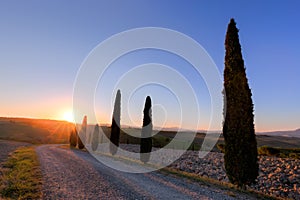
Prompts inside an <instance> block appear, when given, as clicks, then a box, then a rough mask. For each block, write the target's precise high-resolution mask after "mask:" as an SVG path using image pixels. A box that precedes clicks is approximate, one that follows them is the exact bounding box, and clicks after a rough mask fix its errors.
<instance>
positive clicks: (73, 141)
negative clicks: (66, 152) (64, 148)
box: [70, 127, 77, 147]
mask: <svg viewBox="0 0 300 200" xmlns="http://www.w3.org/2000/svg"><path fill="white" fill-rule="evenodd" d="M76 145H77V131H76V127H72V130H71V133H70V147H76Z"/></svg>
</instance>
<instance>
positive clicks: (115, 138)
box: [109, 90, 121, 155]
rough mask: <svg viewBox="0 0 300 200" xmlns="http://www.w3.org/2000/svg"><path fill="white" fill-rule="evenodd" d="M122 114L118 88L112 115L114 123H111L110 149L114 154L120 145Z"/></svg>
mask: <svg viewBox="0 0 300 200" xmlns="http://www.w3.org/2000/svg"><path fill="white" fill-rule="evenodd" d="M120 115H121V92H120V90H118V92H117V95H116V99H115V105H114V111H113V117H112V123H111V133H110V141H111V142H110V145H109V150H110V153H111V154H112V155H115V154H116V153H117V150H118V146H119V140H120V126H121V125H120V118H121V117H120Z"/></svg>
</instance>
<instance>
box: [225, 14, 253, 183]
mask: <svg viewBox="0 0 300 200" xmlns="http://www.w3.org/2000/svg"><path fill="white" fill-rule="evenodd" d="M225 49H226V55H225V70H224V89H225V94H224V124H223V135H224V139H225V155H224V160H225V169H226V174H227V176H228V178H229V180H230V182H231V183H234V184H237V185H238V186H239V187H244V186H245V185H248V184H251V183H252V182H254V181H255V179H256V178H257V176H258V163H257V143H256V138H255V132H254V122H253V120H254V115H253V103H252V93H251V90H250V88H249V85H248V80H247V77H246V72H245V67H244V60H243V58H242V52H241V45H240V43H239V36H238V29H237V28H236V23H235V21H234V19H231V21H230V23H229V25H228V29H227V33H226V40H225Z"/></svg>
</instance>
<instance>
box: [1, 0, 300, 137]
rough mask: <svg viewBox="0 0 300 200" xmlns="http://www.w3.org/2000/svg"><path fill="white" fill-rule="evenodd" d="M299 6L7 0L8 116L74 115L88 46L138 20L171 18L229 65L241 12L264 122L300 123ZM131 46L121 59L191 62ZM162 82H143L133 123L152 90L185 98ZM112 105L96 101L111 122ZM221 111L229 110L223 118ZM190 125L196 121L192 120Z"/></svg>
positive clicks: (171, 121)
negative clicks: (232, 23)
mask: <svg viewBox="0 0 300 200" xmlns="http://www.w3.org/2000/svg"><path fill="white" fill-rule="evenodd" d="M299 9H300V2H299V1H297V0H294V1H293V0H289V1H279V0H278V1H277V0H265V1H249V2H246V1H238V0H237V1H230V0H229V1H221V0H220V1H214V0H212V1H173V0H172V1H171V0H170V1H167V0H165V1H159V0H157V1H155V0H151V1H140V0H139V1H134V0H130V1H121V0H120V1H93V0H89V1H83V0H82V1H77V0H69V1H68V0H64V1H60V0H51V1H50V0H49V1H38V0H28V1H16V0H7V1H5V0H1V1H0V80H1V82H0V92H1V96H0V116H22V117H34V118H50V119H64V118H66V116H64V115H66V114H68V112H70V111H71V110H72V92H73V84H74V81H75V78H76V74H77V72H78V70H79V68H80V65H81V64H82V62H83V61H84V59H85V58H86V56H87V55H88V54H89V52H90V51H91V50H92V49H93V48H94V47H96V46H97V45H98V44H99V43H100V42H102V41H104V40H105V39H106V38H108V37H110V36H112V35H114V34H116V33H119V32H122V31H125V30H128V29H132V28H138V27H149V26H151V27H164V28H169V29H173V30H176V31H180V32H182V33H184V34H186V35H188V36H190V37H191V38H193V39H194V40H196V41H197V42H199V43H200V44H201V45H202V46H203V47H204V48H205V49H206V51H207V52H208V53H209V55H210V56H211V57H212V59H213V60H214V62H215V63H216V65H217V67H218V69H219V71H220V73H221V74H223V69H224V53H225V50H224V39H225V33H226V29H227V24H228V23H229V20H230V18H232V17H233V18H235V20H236V22H237V26H238V28H239V29H240V32H239V34H240V43H241V45H242V50H243V57H244V60H245V65H246V73H247V76H248V79H249V84H250V87H251V89H252V93H253V101H254V108H255V124H256V130H257V131H270V130H292V129H296V128H300V106H299V102H300V93H299V88H300V81H299V76H300V65H299V63H300V37H299V35H300V21H299V19H300V12H299ZM149 55H150V56H149ZM127 56H128V57H127V58H126V59H125V58H124V59H123V63H122V59H120V60H119V61H118V62H119V63H120V65H124V63H125V64H126V65H127V67H128V66H129V67H135V66H137V65H141V64H143V63H149V62H159V63H160V62H161V63H164V64H168V65H169V66H175V68H176V65H180V66H181V64H182V65H185V64H184V63H183V61H182V60H180V59H177V58H174V57H172V56H171V55H168V54H165V53H164V52H159V51H153V52H147V51H144V52H136V55H131V54H130V55H127ZM128 69H129V68H128ZM112 72H113V71H112ZM189 74H191V73H188V72H187V73H186V78H187V79H189V78H191V79H194V77H193V75H190V76H191V77H189ZM191 84H195V85H192V86H193V88H194V89H196V88H197V87H198V86H197V85H196V84H197V80H196V81H194V82H193V81H191ZM200 85H201V83H200V84H199V93H197V96H198V98H199V99H200V97H201V91H202V90H203V91H205V87H204V88H203V87H202V86H200ZM158 91H159V88H158V89H157V88H156V89H155V86H153V87H151V88H149V90H148V91H143V89H141V90H139V94H140V97H139V96H138V95H137V97H136V99H137V100H138V99H139V101H137V100H134V98H133V100H134V101H133V104H134V105H136V106H133V104H131V105H130V106H131V107H129V110H131V111H130V115H131V117H132V119H133V121H134V122H130V120H129V119H126V118H125V117H123V118H122V120H123V121H124V123H125V124H132V125H139V124H141V120H142V116H141V115H140V114H139V113H141V112H142V109H143V104H144V97H145V95H148V94H149V95H151V96H152V99H153V102H154V103H157V104H161V105H173V106H175V107H176V101H174V102H168V99H169V98H167V97H166V98H165V99H164V98H163V97H164V95H158V96H156V94H158V93H159V92H158ZM108 92H109V91H108ZM143 95H144V96H143ZM166 95H172V94H166ZM133 96H134V95H133ZM204 96H205V95H204ZM141 97H142V98H141ZM97 98H98V97H97V95H96V100H97ZM203 99H204V100H203V102H204V104H203V105H202V104H201V105H200V111H201V112H203V113H204V114H202V116H203V118H201V119H200V120H202V121H203V122H205V123H203V126H201V127H200V128H202V129H205V128H207V125H206V123H207V122H208V119H205V116H206V112H209V110H206V109H205V103H207V102H206V99H205V98H203ZM208 100H209V99H208ZM109 101H113V100H111V99H109ZM177 103H178V102H177ZM109 104H112V103H109ZM110 106H111V105H109V106H108V107H105V104H103V105H102V104H101V103H97V102H96V103H95V107H96V108H97V109H98V110H101V117H100V118H99V119H100V120H101V121H102V123H106V122H107V123H108V122H109V120H110V118H111V112H112V111H111V110H110V109H108V108H110ZM201 106H202V107H203V109H201ZM166 107H167V106H166ZM165 109H166V111H168V110H172V109H171V108H169V109H168V108H165ZM183 109H185V108H183ZM173 112H174V113H169V114H168V116H170V117H168V118H166V119H164V120H166V121H167V124H166V125H167V126H176V123H177V121H178V118H176V109H174V110H173ZM153 115H154V116H155V115H156V121H154V122H156V123H157V124H159V125H160V123H162V122H160V121H159V120H158V119H157V116H163V115H164V112H163V109H161V108H160V107H159V106H157V107H156V108H154V110H153ZM124 116H125V115H124ZM164 116H165V115H164ZM171 116H172V117H171ZM221 117H222V113H220V120H221ZM221 121H222V120H221ZM212 124H213V127H212V128H213V129H215V130H220V129H221V125H222V124H221V122H220V121H216V122H215V123H214V122H213V123H212ZM184 128H189V127H188V125H187V124H186V125H185V127H184Z"/></svg>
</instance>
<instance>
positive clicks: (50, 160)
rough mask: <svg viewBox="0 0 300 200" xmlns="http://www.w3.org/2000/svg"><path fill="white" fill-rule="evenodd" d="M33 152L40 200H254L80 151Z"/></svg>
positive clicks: (53, 147) (45, 148)
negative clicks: (120, 166)
mask: <svg viewBox="0 0 300 200" xmlns="http://www.w3.org/2000/svg"><path fill="white" fill-rule="evenodd" d="M36 151H37V154H38V157H39V160H40V163H41V169H42V173H43V178H44V179H43V199H255V198H254V197H250V196H247V195H245V194H235V193H232V192H228V191H226V190H223V189H220V188H217V187H215V186H209V185H205V184H201V183H198V182H193V181H191V180H188V179H185V178H178V177H176V176H173V175H166V174H163V173H160V172H151V173H145V174H132V173H125V172H120V171H116V170H114V169H112V168H109V167H107V166H105V165H104V164H102V163H100V162H98V161H97V160H96V159H95V158H94V157H92V156H91V155H90V154H89V153H88V152H84V151H80V150H70V149H67V148H60V147H59V146H57V145H43V146H39V147H37V148H36Z"/></svg>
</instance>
